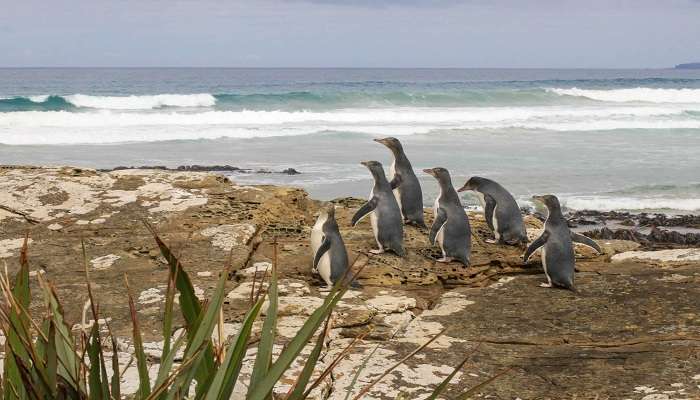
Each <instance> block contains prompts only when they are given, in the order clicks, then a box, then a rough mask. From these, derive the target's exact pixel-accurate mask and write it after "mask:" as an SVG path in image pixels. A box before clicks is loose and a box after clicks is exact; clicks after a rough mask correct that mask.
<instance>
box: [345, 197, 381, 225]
mask: <svg viewBox="0 0 700 400" xmlns="http://www.w3.org/2000/svg"><path fill="white" fill-rule="evenodd" d="M378 203H379V199H377V197H376V196H375V197H372V198H371V199H370V200H369V201H368V202H367V203H365V205H363V206H362V207H360V209H359V210H357V212H356V213H355V215H353V217H352V221H351V223H350V224H351V225H352V226H355V225H357V223H358V222H360V220H361V219H362V218H364V217H365V216H366V215H367V214H369V213H371V212H372V211H374V209H375V208H377V204H378Z"/></svg>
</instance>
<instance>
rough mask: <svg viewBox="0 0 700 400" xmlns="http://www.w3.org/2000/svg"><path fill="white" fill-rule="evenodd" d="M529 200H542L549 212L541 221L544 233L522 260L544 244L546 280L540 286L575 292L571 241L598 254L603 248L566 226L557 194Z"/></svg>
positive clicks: (543, 265) (528, 249) (574, 261)
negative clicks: (542, 221)
mask: <svg viewBox="0 0 700 400" xmlns="http://www.w3.org/2000/svg"><path fill="white" fill-rule="evenodd" d="M532 199H533V200H536V201H538V202H541V203H543V204H544V205H545V206H546V207H547V210H548V215H547V220H546V221H545V223H544V232H543V233H542V235H541V236H540V237H538V238H537V239H535V241H534V242H532V243H531V244H530V246H529V247H528V248H527V250H526V251H525V254H523V262H527V260H528V259H529V258H530V256H531V255H532V253H534V252H535V250H537V249H538V248H540V247H543V248H542V267H543V268H544V274H545V275H546V276H547V283H542V284H541V285H540V286H542V287H553V286H556V287H561V288H564V289H569V290H571V291H576V288H575V286H574V267H575V264H576V258H575V254H574V246H573V242H577V243H582V244H585V245H586V246H590V247H592V248H593V249H595V250H596V251H597V252H598V253H601V254H602V253H603V250H602V249H601V248H600V246H598V243H596V242H594V241H593V240H592V239H590V238H588V237H586V236H583V235H580V234H578V233H574V232H572V231H571V230H570V229H569V225H567V223H566V219H565V218H564V215H563V214H562V212H561V206H560V205H559V199H557V197H556V196H554V195H551V194H548V195H545V196H533V197H532Z"/></svg>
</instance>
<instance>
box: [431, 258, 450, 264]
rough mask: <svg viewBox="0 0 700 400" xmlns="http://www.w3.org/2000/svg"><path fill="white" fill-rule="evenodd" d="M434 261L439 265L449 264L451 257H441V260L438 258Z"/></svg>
mask: <svg viewBox="0 0 700 400" xmlns="http://www.w3.org/2000/svg"><path fill="white" fill-rule="evenodd" d="M435 261H437V262H439V263H449V262H452V257H442V258H438V259H437V260H435Z"/></svg>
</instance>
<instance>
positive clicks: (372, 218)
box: [369, 211, 382, 248]
mask: <svg viewBox="0 0 700 400" xmlns="http://www.w3.org/2000/svg"><path fill="white" fill-rule="evenodd" d="M378 219H379V218H378V217H377V213H376V212H374V211H372V212H371V213H370V214H369V221H370V222H371V223H372V233H374V240H376V241H377V244H379V247H380V248H381V246H382V244H381V243H379V223H378Z"/></svg>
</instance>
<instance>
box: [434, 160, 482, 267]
mask: <svg viewBox="0 0 700 400" xmlns="http://www.w3.org/2000/svg"><path fill="white" fill-rule="evenodd" d="M423 171H424V172H425V173H427V174H430V175H432V176H433V177H435V179H437V181H438V183H439V185H440V195H439V196H438V198H437V200H435V206H434V208H433V212H434V217H435V220H434V221H433V226H432V227H431V228H430V236H429V240H430V243H432V244H435V243H437V244H438V245H440V249H441V250H442V258H441V259H439V260H437V261H438V262H450V261H452V260H457V261H459V262H461V263H462V264H464V265H467V266H468V265H469V257H470V255H471V248H472V243H471V229H470V226H469V217H467V213H466V212H465V211H464V207H462V203H461V201H460V200H459V195H457V192H456V191H455V189H454V187H453V186H452V179H451V178H450V173H449V172H448V171H447V170H446V169H445V168H441V167H437V168H431V169H424V170H423Z"/></svg>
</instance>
